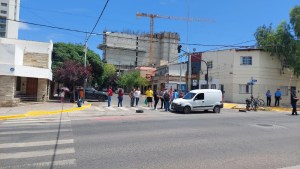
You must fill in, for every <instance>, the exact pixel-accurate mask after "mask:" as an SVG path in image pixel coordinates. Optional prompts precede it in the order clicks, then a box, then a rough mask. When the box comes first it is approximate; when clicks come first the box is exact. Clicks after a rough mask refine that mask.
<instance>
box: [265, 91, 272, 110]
mask: <svg viewBox="0 0 300 169" xmlns="http://www.w3.org/2000/svg"><path fill="white" fill-rule="evenodd" d="M266 97H267V106H269V107H270V106H271V98H272V94H271V92H270V90H268V91H267V93H266Z"/></svg>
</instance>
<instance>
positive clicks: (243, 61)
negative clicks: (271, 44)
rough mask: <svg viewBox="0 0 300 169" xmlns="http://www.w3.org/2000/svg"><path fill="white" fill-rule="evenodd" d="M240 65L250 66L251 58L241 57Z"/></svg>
mask: <svg viewBox="0 0 300 169" xmlns="http://www.w3.org/2000/svg"><path fill="white" fill-rule="evenodd" d="M241 65H252V56H241Z"/></svg>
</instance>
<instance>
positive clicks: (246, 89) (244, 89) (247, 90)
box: [239, 84, 251, 94]
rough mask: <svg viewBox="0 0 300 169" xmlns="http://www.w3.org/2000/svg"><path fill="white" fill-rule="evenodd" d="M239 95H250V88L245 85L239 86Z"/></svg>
mask: <svg viewBox="0 0 300 169" xmlns="http://www.w3.org/2000/svg"><path fill="white" fill-rule="evenodd" d="M239 88H240V94H249V93H251V86H250V85H247V84H240V85H239Z"/></svg>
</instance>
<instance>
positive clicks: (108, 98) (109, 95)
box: [107, 87, 113, 107]
mask: <svg viewBox="0 0 300 169" xmlns="http://www.w3.org/2000/svg"><path fill="white" fill-rule="evenodd" d="M112 95H113V91H112V89H111V87H109V89H108V90H107V103H108V107H110V103H111V97H112Z"/></svg>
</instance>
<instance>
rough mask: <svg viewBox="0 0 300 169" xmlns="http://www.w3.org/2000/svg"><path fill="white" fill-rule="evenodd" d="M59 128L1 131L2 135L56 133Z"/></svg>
mask: <svg viewBox="0 0 300 169" xmlns="http://www.w3.org/2000/svg"><path fill="white" fill-rule="evenodd" d="M69 131H72V129H60V130H59V132H69ZM56 132H58V130H57V129H54V130H28V131H6V132H0V135H12V134H37V133H56Z"/></svg>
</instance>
